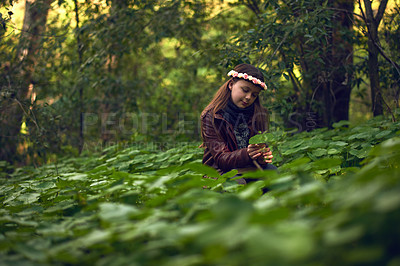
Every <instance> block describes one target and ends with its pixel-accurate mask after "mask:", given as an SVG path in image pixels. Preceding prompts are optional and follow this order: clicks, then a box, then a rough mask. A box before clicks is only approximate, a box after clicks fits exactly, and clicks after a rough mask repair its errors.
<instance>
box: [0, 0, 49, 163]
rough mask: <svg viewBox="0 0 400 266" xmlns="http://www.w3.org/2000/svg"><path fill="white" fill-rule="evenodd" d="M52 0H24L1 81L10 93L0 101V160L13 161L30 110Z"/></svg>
mask: <svg viewBox="0 0 400 266" xmlns="http://www.w3.org/2000/svg"><path fill="white" fill-rule="evenodd" d="M52 1H53V0H26V2H25V16H24V24H23V31H22V33H21V36H20V40H19V45H18V48H17V53H16V58H15V60H14V62H13V64H12V65H11V66H10V68H9V71H8V73H7V74H4V79H5V81H3V82H4V83H6V84H7V82H8V84H9V86H8V90H9V92H10V93H9V94H8V96H7V98H6V99H3V101H2V103H1V104H0V109H1V115H0V121H1V125H0V132H1V133H0V146H1V151H0V161H1V160H6V161H8V162H10V163H13V162H14V159H15V158H16V153H17V146H18V139H19V135H20V131H21V124H22V118H23V116H24V115H26V114H28V112H29V105H30V99H29V98H30V89H29V88H30V87H32V86H33V84H34V82H33V80H32V79H33V73H34V71H35V66H36V63H37V53H38V51H39V49H40V47H41V39H42V35H43V33H44V31H45V25H46V21H47V14H48V11H49V9H50V5H51V3H52Z"/></svg>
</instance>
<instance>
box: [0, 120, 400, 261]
mask: <svg viewBox="0 0 400 266" xmlns="http://www.w3.org/2000/svg"><path fill="white" fill-rule="evenodd" d="M399 127H400V123H398V122H397V123H393V122H391V121H387V120H383V119H382V118H376V119H374V120H371V121H369V122H368V123H365V124H360V125H358V126H356V127H350V128H348V127H346V123H344V122H341V123H337V124H335V129H334V130H328V129H319V130H314V131H312V132H303V133H300V134H295V135H293V136H291V135H290V134H288V133H287V132H286V133H285V132H280V133H271V134H265V135H259V136H256V137H254V138H253V139H252V140H251V141H252V142H260V141H265V140H267V141H268V142H269V144H270V146H271V147H273V154H274V156H275V159H276V164H277V165H279V173H277V172H270V171H265V172H252V173H246V174H245V177H251V178H258V179H259V181H256V182H253V183H250V184H248V185H246V186H242V185H238V184H237V183H236V182H235V181H232V180H231V179H230V178H231V177H233V176H234V175H235V174H236V172H235V171H232V172H229V173H227V174H225V175H224V176H222V177H221V176H218V174H217V173H216V171H214V170H213V169H210V168H208V167H206V166H204V165H202V164H201V155H202V149H200V148H198V146H197V145H193V144H184V143H182V144H181V145H179V146H176V147H169V148H168V149H167V150H165V151H161V150H160V149H158V147H157V145H152V144H151V143H147V146H144V145H143V143H132V144H130V145H128V146H121V145H119V146H118V145H116V146H112V147H109V148H107V149H105V150H103V151H102V152H101V153H99V154H86V155H82V156H80V157H65V158H59V159H58V160H57V163H54V164H47V165H44V166H42V167H40V168H32V167H23V168H18V169H16V171H15V172H14V173H12V174H11V175H7V174H6V173H5V172H4V171H3V172H2V177H1V188H0V199H1V205H2V208H1V210H0V254H1V256H0V264H2V265H16V264H18V265H22V264H26V265H30V264H44V265H50V264H51V265H58V264H96V265H126V264H129V265H149V264H157V265H158V264H163V265H199V264H200V265H215V264H224V265H243V264H250V265H266V264H268V265H269V264H272V265H287V264H292V265H293V264H295V265H321V264H332V263H333V264H338V265H366V264H367V265H397V264H398V263H399V261H400V248H399V247H400V242H399V241H400V231H399V226H398V224H399V223H400V182H399V176H400V172H399V169H400V168H399V162H400V138H399V133H400V132H399V131H398V130H399ZM0 167H2V170H6V169H5V168H7V167H9V166H7V164H6V163H3V164H2V165H1V166H0ZM204 175H207V176H208V177H210V178H204ZM212 177H214V178H212ZM215 177H219V178H217V179H215ZM264 187H266V188H268V189H269V191H268V192H267V193H265V194H262V190H261V189H262V188H264Z"/></svg>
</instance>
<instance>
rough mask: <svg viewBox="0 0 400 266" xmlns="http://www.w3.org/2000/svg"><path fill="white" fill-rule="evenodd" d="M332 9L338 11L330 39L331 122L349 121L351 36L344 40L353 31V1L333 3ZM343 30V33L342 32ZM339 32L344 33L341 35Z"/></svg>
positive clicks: (345, 0)
mask: <svg viewBox="0 0 400 266" xmlns="http://www.w3.org/2000/svg"><path fill="white" fill-rule="evenodd" d="M334 7H335V8H336V9H337V10H342V11H338V12H336V14H335V20H336V25H337V26H336V27H335V29H334V31H333V37H332V54H333V58H332V60H333V62H332V63H333V67H334V68H333V69H334V70H333V73H332V84H331V86H332V91H333V95H334V97H333V106H332V110H331V111H332V115H331V117H332V122H339V121H341V120H349V107H350V95H351V89H352V87H351V83H352V82H351V79H352V76H353V71H352V68H353V67H352V66H353V44H352V42H351V39H349V38H352V34H349V37H348V38H347V39H346V36H345V35H346V32H348V33H350V32H351V31H352V29H353V15H352V14H353V11H354V1H352V0H342V1H334ZM343 29H344V31H343ZM341 32H344V34H343V33H341Z"/></svg>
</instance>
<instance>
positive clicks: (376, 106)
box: [359, 0, 388, 116]
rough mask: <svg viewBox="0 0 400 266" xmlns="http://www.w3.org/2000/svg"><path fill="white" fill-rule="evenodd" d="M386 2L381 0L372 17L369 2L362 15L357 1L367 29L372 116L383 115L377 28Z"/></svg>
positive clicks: (365, 3) (365, 0)
mask: <svg viewBox="0 0 400 266" xmlns="http://www.w3.org/2000/svg"><path fill="white" fill-rule="evenodd" d="M387 2H388V0H382V1H381V2H380V4H379V8H378V12H377V13H376V15H375V16H374V13H373V10H372V6H371V1H370V0H364V7H365V14H364V12H363V10H362V7H361V3H360V0H359V5H360V9H361V11H362V12H363V18H364V21H365V24H366V25H367V28H368V74H369V80H370V87H371V102H372V112H373V113H374V116H378V115H381V114H383V106H382V104H383V99H382V93H381V88H380V83H379V65H378V54H379V50H378V45H380V44H379V43H380V42H379V36H378V27H379V24H380V22H381V20H382V17H383V14H384V13H385V9H386V6H387Z"/></svg>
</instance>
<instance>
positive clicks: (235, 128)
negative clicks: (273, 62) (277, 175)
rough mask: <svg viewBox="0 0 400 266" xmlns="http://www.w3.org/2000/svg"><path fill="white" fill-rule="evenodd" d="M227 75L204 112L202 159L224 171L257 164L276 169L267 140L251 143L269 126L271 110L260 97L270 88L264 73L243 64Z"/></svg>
mask: <svg viewBox="0 0 400 266" xmlns="http://www.w3.org/2000/svg"><path fill="white" fill-rule="evenodd" d="M228 76H230V77H231V78H230V79H229V80H228V81H227V82H225V84H224V85H222V86H221V87H220V88H219V90H218V91H217V92H216V94H215V95H214V98H213V99H212V100H211V102H210V103H209V104H208V106H207V107H206V108H205V109H204V110H203V112H202V113H201V135H202V138H203V145H202V146H203V147H205V150H204V155H203V163H204V164H206V165H209V166H211V167H214V168H215V169H217V170H218V171H219V172H220V173H221V174H223V173H226V172H229V171H230V170H232V169H238V171H239V173H240V172H244V171H246V170H250V169H253V170H255V169H257V168H263V169H276V167H275V166H273V165H272V164H271V162H272V157H273V156H272V153H271V151H270V149H269V148H267V147H266V145H265V144H257V145H255V144H250V145H249V139H250V138H251V137H252V136H254V135H255V134H257V133H258V132H259V131H261V132H264V131H266V130H267V129H268V114H267V111H266V110H265V108H263V107H262V105H261V103H260V99H259V97H258V95H259V94H260V92H261V91H262V90H266V89H267V86H266V85H265V83H264V77H263V74H262V73H261V71H260V70H259V69H258V68H256V67H254V66H252V65H249V64H240V65H237V66H236V67H235V68H234V69H233V70H231V71H230V72H229V73H228ZM256 167H257V168H256ZM239 183H245V182H244V180H241V181H239Z"/></svg>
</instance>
